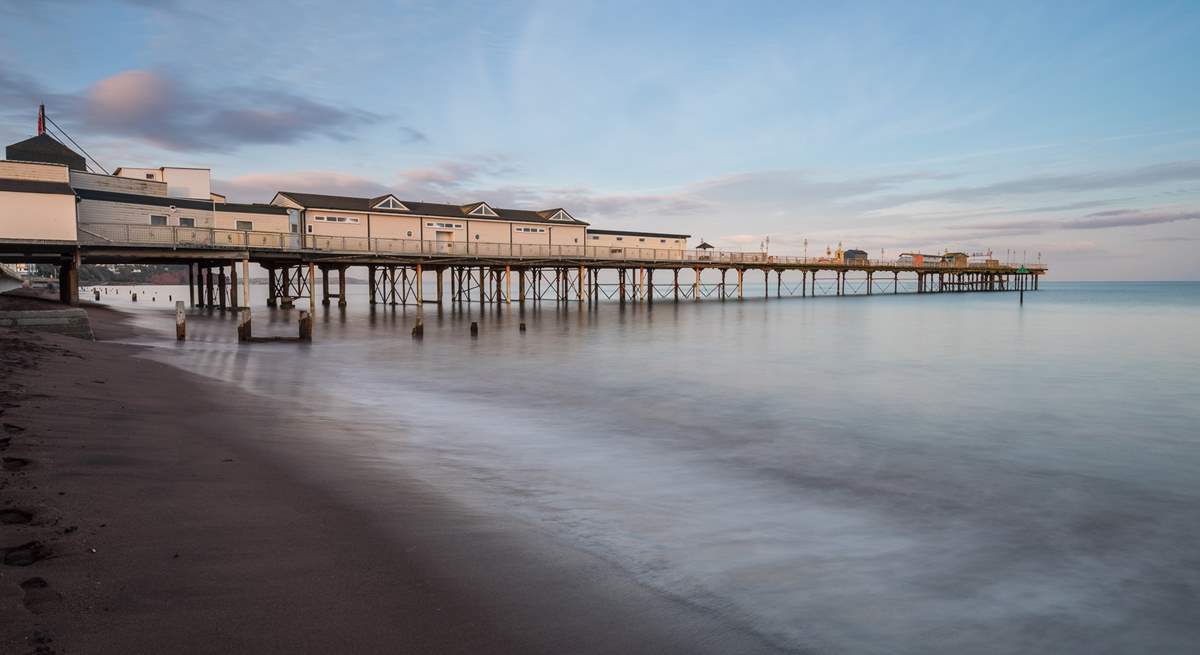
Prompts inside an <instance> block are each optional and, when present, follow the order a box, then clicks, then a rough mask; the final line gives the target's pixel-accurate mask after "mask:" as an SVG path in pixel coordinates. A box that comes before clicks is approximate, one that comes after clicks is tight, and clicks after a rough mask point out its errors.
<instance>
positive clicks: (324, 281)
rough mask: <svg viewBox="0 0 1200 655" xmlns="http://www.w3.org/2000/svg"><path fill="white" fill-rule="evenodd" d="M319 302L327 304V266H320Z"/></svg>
mask: <svg viewBox="0 0 1200 655" xmlns="http://www.w3.org/2000/svg"><path fill="white" fill-rule="evenodd" d="M321 304H322V305H324V306H326V307H328V306H329V267H328V266H322V267H321Z"/></svg>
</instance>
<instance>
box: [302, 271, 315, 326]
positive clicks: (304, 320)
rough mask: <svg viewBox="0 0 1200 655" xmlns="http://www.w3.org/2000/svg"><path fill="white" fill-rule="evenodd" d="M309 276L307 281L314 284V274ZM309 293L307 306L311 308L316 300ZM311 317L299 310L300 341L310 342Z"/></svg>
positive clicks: (310, 313) (308, 313) (309, 314)
mask: <svg viewBox="0 0 1200 655" xmlns="http://www.w3.org/2000/svg"><path fill="white" fill-rule="evenodd" d="M310 266H311V264H310ZM309 270H310V272H311V271H312V269H309ZM311 275H312V277H310V278H309V280H310V281H312V282H315V281H316V280H315V278H316V273H311ZM309 293H310V296H309V301H310V302H309V303H308V304H309V307H312V306H314V305H316V304H317V300H316V298H313V297H312V295H311V294H312V292H311V291H310V292H309ZM312 317H313V315H312V312H306V311H304V310H300V340H301V341H312V328H313V319H312Z"/></svg>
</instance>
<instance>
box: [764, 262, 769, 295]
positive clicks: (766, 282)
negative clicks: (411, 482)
mask: <svg viewBox="0 0 1200 655" xmlns="http://www.w3.org/2000/svg"><path fill="white" fill-rule="evenodd" d="M770 297H771V271H770V270H768V269H765V268H764V269H763V298H770Z"/></svg>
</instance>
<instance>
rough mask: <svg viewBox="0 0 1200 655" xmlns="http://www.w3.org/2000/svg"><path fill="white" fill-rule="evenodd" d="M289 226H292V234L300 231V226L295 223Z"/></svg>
mask: <svg viewBox="0 0 1200 655" xmlns="http://www.w3.org/2000/svg"><path fill="white" fill-rule="evenodd" d="M288 227H290V228H292V234H295V233H297V232H299V231H300V226H299V225H296V224H295V223H292V224H291V225H289V226H288Z"/></svg>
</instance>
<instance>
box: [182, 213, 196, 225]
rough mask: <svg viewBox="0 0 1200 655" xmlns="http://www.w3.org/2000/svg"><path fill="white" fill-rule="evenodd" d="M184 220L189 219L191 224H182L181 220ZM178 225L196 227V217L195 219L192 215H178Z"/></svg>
mask: <svg viewBox="0 0 1200 655" xmlns="http://www.w3.org/2000/svg"><path fill="white" fill-rule="evenodd" d="M184 221H191V222H192V224H191V225H184V224H183V222H184ZM179 227H196V219H195V217H192V216H180V217H179Z"/></svg>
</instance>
